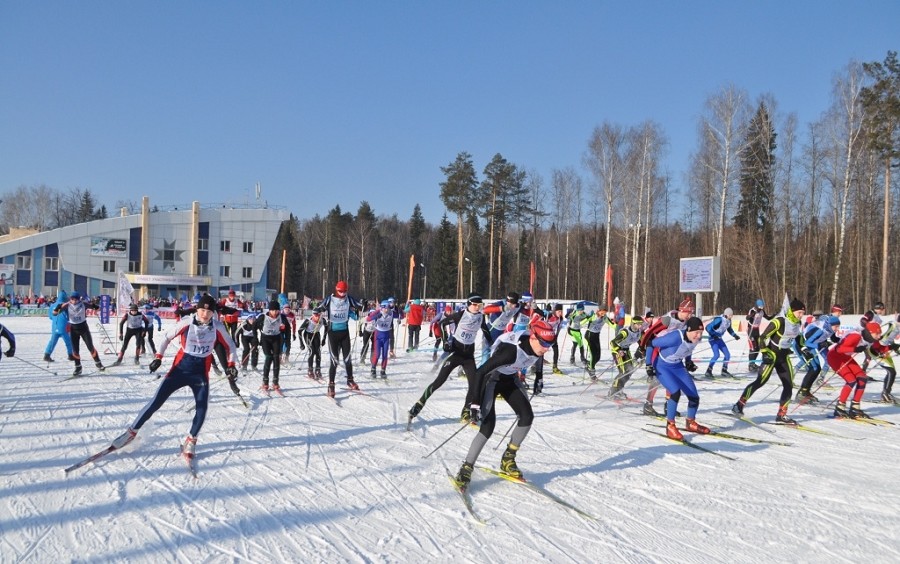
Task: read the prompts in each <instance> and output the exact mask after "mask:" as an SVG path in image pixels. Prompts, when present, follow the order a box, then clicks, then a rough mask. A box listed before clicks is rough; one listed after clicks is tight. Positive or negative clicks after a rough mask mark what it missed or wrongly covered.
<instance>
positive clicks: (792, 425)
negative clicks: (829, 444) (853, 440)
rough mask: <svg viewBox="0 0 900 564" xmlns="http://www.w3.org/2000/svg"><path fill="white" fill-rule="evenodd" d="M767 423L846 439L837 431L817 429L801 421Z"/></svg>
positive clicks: (767, 422)
mask: <svg viewBox="0 0 900 564" xmlns="http://www.w3.org/2000/svg"><path fill="white" fill-rule="evenodd" d="M765 423H766V424H767V425H776V426H778V427H787V428H789V429H797V430H798V431H806V432H807V433H815V434H817V435H825V436H828V437H840V438H842V439H846V438H847V437H844V436H842V435H838V434H836V433H829V432H828V431H824V430H822V429H816V428H815V427H809V426H807V425H801V424H800V423H779V422H778V421H766V422H765Z"/></svg>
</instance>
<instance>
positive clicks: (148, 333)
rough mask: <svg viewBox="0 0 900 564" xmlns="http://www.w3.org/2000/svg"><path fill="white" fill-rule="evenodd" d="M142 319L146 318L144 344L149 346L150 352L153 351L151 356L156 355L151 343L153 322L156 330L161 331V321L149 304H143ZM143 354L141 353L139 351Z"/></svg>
mask: <svg viewBox="0 0 900 564" xmlns="http://www.w3.org/2000/svg"><path fill="white" fill-rule="evenodd" d="M144 317H146V318H147V326H146V327H144V333H145V337H146V338H145V339H144V343H149V344H150V350H152V351H153V354H154V355H155V354H156V343H154V342H153V321H154V320H155V321H156V330H157V331H162V319H160V318H159V315H158V314H157V313H156V312H155V311H153V306H152V305H150V304H144ZM141 354H143V351H141Z"/></svg>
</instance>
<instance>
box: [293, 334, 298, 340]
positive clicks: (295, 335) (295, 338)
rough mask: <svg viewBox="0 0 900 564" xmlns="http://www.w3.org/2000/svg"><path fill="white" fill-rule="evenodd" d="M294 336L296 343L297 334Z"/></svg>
mask: <svg viewBox="0 0 900 564" xmlns="http://www.w3.org/2000/svg"><path fill="white" fill-rule="evenodd" d="M293 335H294V340H295V341H296V340H297V334H296V333H293Z"/></svg>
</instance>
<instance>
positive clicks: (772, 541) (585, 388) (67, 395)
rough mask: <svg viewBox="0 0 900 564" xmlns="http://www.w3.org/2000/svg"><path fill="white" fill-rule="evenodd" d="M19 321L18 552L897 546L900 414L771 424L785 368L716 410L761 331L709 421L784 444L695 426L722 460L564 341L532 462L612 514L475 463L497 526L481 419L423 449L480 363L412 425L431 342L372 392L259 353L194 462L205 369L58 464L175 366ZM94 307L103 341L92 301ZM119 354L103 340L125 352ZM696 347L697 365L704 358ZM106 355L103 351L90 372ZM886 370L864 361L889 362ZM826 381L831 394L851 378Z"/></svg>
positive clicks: (10, 381)
mask: <svg viewBox="0 0 900 564" xmlns="http://www.w3.org/2000/svg"><path fill="white" fill-rule="evenodd" d="M844 321H845V323H846V324H852V323H855V318H852V316H846V317H845V320H844ZM2 322H3V323H4V324H6V325H7V326H8V327H9V328H10V329H11V330H12V331H13V332H15V334H16V337H17V341H18V347H17V353H16V357H15V358H6V357H3V358H2V362H0V407H2V409H0V476H2V484H3V486H2V490H0V499H2V502H0V507H2V509H0V561H2V562H101V561H102V562H107V561H117V562H122V561H127V562H154V563H156V562H171V561H179V562H201V561H208V562H345V561H346V562H433V561H437V562H464V561H477V562H504V563H506V562H538V561H546V562H575V563H586V562H614V561H625V562H824V561H828V562H896V561H898V560H900V517H898V512H900V486H898V479H897V471H898V460H900V457H898V454H900V434H898V431H900V426H876V425H870V424H866V423H859V422H852V421H843V420H832V419H829V418H828V417H827V416H826V411H825V410H823V409H820V408H816V407H805V406H804V407H801V408H799V409H797V410H796V411H794V412H793V413H792V415H793V416H794V417H795V418H796V419H797V420H798V421H800V422H802V423H804V424H807V425H809V426H810V427H814V428H816V429H819V430H821V431H823V432H824V433H827V434H824V433H823V434H817V433H812V432H805V431H800V430H796V429H791V428H785V427H775V426H772V425H768V424H766V423H765V422H769V421H772V420H773V419H774V415H775V411H776V408H777V405H776V402H777V397H778V393H779V390H780V384H778V379H777V378H776V377H773V378H772V379H771V380H770V382H769V383H768V384H767V385H766V386H765V387H763V388H762V389H761V390H760V391H759V392H757V394H756V395H755V396H754V397H753V398H752V399H751V401H750V403H749V404H748V406H747V410H746V413H747V415H748V416H749V417H751V418H752V419H753V420H754V421H756V422H757V423H761V424H762V425H761V426H759V427H756V426H751V425H748V424H746V423H743V422H740V421H736V420H734V419H732V418H730V417H728V416H726V415H721V414H718V413H716V412H717V411H719V412H721V411H727V410H728V409H729V408H730V406H731V405H732V404H733V403H734V402H735V400H736V399H737V398H738V396H739V394H740V392H741V390H742V388H743V386H745V385H746V384H747V383H748V382H749V379H748V378H749V376H748V375H747V374H746V340H742V341H740V342H733V341H732V342H729V346H730V347H731V349H732V353H733V354H734V356H735V359H736V360H737V362H733V363H732V365H731V370H732V372H741V374H740V376H741V379H740V380H738V381H711V382H707V381H701V382H699V383H698V387H699V389H700V392H701V405H700V413H699V416H698V420H699V421H700V422H702V423H706V424H709V425H710V426H713V427H714V428H715V429H716V430H720V431H724V432H729V433H733V434H737V435H742V436H745V437H753V438H758V439H765V440H770V441H783V442H788V443H790V446H778V445H773V444H767V443H761V444H753V443H748V442H739V441H736V440H731V439H722V438H717V437H713V436H705V437H700V436H693V435H688V439H690V440H692V441H694V442H696V443H697V444H701V445H704V446H706V447H708V448H710V449H713V450H715V451H716V452H719V453H722V454H724V455H727V456H730V457H733V458H734V459H735V460H726V459H725V458H721V457H718V456H715V455H713V454H708V453H704V452H700V451H698V450H694V449H691V448H688V447H686V446H683V445H681V444H677V443H674V442H671V441H669V440H667V439H665V438H663V437H660V436H656V435H653V434H650V433H647V432H645V430H647V429H652V430H655V431H660V432H662V429H661V428H657V427H654V425H659V424H661V422H659V421H657V420H656V419H651V418H648V417H644V416H642V415H640V404H639V403H632V404H628V405H626V406H625V407H622V408H620V407H617V406H616V405H615V404H613V403H610V402H601V399H599V398H598V397H597V396H596V395H595V394H601V395H604V394H605V393H606V391H607V388H608V382H609V380H610V379H611V377H612V370H606V371H604V369H605V368H606V367H607V366H608V365H609V353H608V350H607V349H606V348H605V347H604V351H603V355H602V361H601V364H600V365H599V370H598V373H601V372H602V375H601V378H602V380H603V383H598V384H594V385H590V386H589V385H588V382H586V381H585V380H584V377H583V369H582V368H581V367H580V366H573V365H571V364H569V362H568V359H569V352H568V346H569V342H568V341H566V342H565V345H566V351H565V353H562V354H561V355H560V356H561V361H560V366H561V367H562V368H563V370H564V372H566V374H565V375H564V376H554V375H551V374H548V375H546V387H545V393H544V394H543V395H540V396H538V397H535V398H534V400H533V405H534V409H535V413H536V418H535V423H534V426H533V428H532V432H531V434H530V435H529V436H528V438H527V440H526V441H525V442H524V443H523V445H522V448H521V451H520V453H519V456H518V462H519V466H520V468H521V469H522V470H523V472H524V473H525V475H526V477H527V478H528V479H529V480H530V481H532V482H533V483H534V484H536V485H538V486H540V487H542V488H545V489H546V490H548V491H550V492H552V493H554V494H556V495H557V496H559V497H561V498H563V499H564V500H566V501H568V502H570V503H572V504H574V505H576V506H577V507H579V508H580V509H582V510H584V511H586V512H588V513H590V514H592V515H594V516H595V517H596V519H589V518H585V517H583V516H580V515H579V514H577V513H576V512H574V511H572V510H570V509H568V508H566V507H564V506H562V505H560V504H558V503H556V502H553V501H550V500H548V499H547V498H545V497H543V496H541V495H538V494H537V493H535V492H533V491H531V490H529V489H527V488H526V487H523V486H521V485H518V484H514V483H510V482H507V481H504V480H501V479H498V478H496V477H493V476H491V475H489V474H487V473H485V472H478V471H476V473H475V474H474V476H473V481H472V485H471V488H470V492H471V494H472V499H473V500H474V505H475V510H476V511H477V513H478V514H479V515H480V516H481V517H482V518H483V519H484V520H485V521H486V524H484V525H481V524H478V523H476V522H475V521H474V520H473V519H472V518H471V517H470V516H469V514H468V513H467V511H466V509H465V507H464V505H463V503H462V501H461V499H460V497H459V496H458V495H457V493H456V492H455V491H454V490H453V489H452V488H451V486H450V484H449V481H448V479H447V473H448V471H452V472H455V471H456V469H457V468H458V467H459V464H460V462H461V461H462V459H463V457H464V455H465V452H466V450H467V449H468V446H469V442H470V439H471V437H472V435H473V433H475V432H476V431H474V430H472V429H470V428H466V429H464V430H463V431H462V432H461V433H459V434H458V435H457V436H456V437H454V438H453V439H451V440H450V441H449V442H447V444H446V445H445V446H443V447H442V448H441V449H439V450H438V451H437V452H436V453H435V454H434V455H432V456H431V457H428V458H425V457H424V455H426V454H427V453H428V452H429V451H431V450H432V449H434V448H435V447H437V446H438V445H439V444H440V443H441V442H442V441H444V440H445V439H447V438H448V437H450V436H451V435H452V434H453V433H454V432H455V431H457V430H458V429H459V428H460V423H459V420H458V415H459V411H460V408H461V407H462V401H463V396H464V390H465V381H464V380H462V379H459V378H457V377H456V376H455V375H454V376H453V377H451V379H450V380H448V382H447V384H446V385H445V386H444V387H443V388H442V389H440V390H439V391H438V392H437V393H436V394H435V395H434V396H433V397H432V399H431V400H430V401H429V403H428V405H427V406H426V408H425V410H424V411H423V413H422V415H421V416H420V418H418V419H417V420H416V423H415V425H414V430H413V431H412V432H406V430H405V427H406V411H407V410H408V409H409V407H410V406H411V405H412V404H413V403H414V401H415V400H416V399H417V398H418V396H419V394H420V393H421V391H422V389H423V388H424V387H425V385H427V384H428V383H429V382H430V381H431V380H432V378H433V376H434V375H433V373H432V372H431V371H430V365H431V363H430V361H431V354H430V352H429V353H423V352H418V353H409V354H407V353H398V358H397V359H396V360H395V361H392V362H391V364H390V365H389V366H388V374H389V380H388V381H387V382H382V381H381V380H379V381H377V382H376V381H372V380H371V379H370V377H369V370H368V369H366V368H361V367H359V364H358V363H357V364H356V367H357V372H356V376H357V381H358V382H359V384H360V386H361V388H362V390H363V391H365V392H366V393H367V394H370V396H369V395H358V394H354V395H351V393H350V392H348V391H346V390H340V386H339V391H338V396H337V398H336V401H335V400H331V399H329V398H327V397H326V396H325V388H324V384H320V383H316V382H314V381H311V380H309V379H308V378H307V377H306V370H305V363H304V364H303V368H302V369H301V367H300V363H299V362H298V363H297V364H296V365H295V366H296V367H295V368H292V369H288V370H285V371H283V372H282V376H281V384H282V386H283V388H284V389H285V393H286V397H285V398H266V397H261V396H260V395H259V393H258V392H257V391H256V389H257V388H258V386H259V384H260V382H261V377H260V375H258V374H255V373H249V374H245V375H242V376H241V377H240V378H239V384H240V386H241V388H242V391H243V392H244V394H245V396H246V397H247V398H248V401H249V403H250V410H249V411H248V410H247V409H245V408H244V406H243V405H242V404H241V403H240V401H239V400H238V399H237V398H236V397H235V396H234V395H232V393H231V391H230V390H229V388H228V385H227V383H226V382H225V381H224V380H222V379H220V378H217V377H216V376H214V375H212V376H211V378H212V381H213V382H212V392H211V403H210V410H209V416H208V417H207V420H206V425H205V426H204V428H203V431H202V433H201V434H200V437H199V441H198V447H197V452H198V466H199V470H200V476H199V479H197V480H194V479H193V478H191V476H190V474H189V473H188V472H187V468H186V465H185V463H184V462H183V460H182V459H181V458H180V456H178V455H177V453H178V444H179V441H180V440H181V439H183V437H184V436H185V435H186V434H187V431H188V429H189V427H190V422H191V417H192V414H191V413H189V412H188V410H189V409H190V408H191V407H192V406H193V400H192V398H191V397H190V394H189V391H188V390H187V389H184V390H182V391H180V392H178V393H177V394H176V395H174V396H173V397H172V398H171V399H170V400H169V402H168V403H167V404H166V405H165V406H164V407H163V409H161V410H160V411H159V412H158V413H157V414H156V415H155V416H154V418H153V419H151V421H150V422H149V423H148V424H147V426H145V427H144V429H143V430H142V431H141V433H140V434H139V435H138V439H137V440H136V441H135V442H134V443H132V444H131V445H129V446H128V447H127V448H126V449H125V450H123V451H121V452H118V453H113V454H111V455H109V456H107V457H106V458H104V459H102V460H101V461H99V462H98V463H97V464H95V465H88V466H85V467H84V468H81V469H80V470H77V471H75V472H73V473H72V474H71V475H69V476H68V477H67V476H66V475H65V474H64V472H63V469H64V468H66V467H67V466H69V465H71V464H73V463H75V462H77V461H79V460H81V459H83V458H85V457H86V456H88V455H90V454H92V453H94V452H96V451H98V450H100V449H102V448H104V447H106V446H107V445H108V444H109V442H110V441H111V440H112V439H113V438H114V437H116V436H117V435H118V434H119V433H121V432H122V431H123V430H124V429H125V428H126V427H127V426H128V424H129V423H130V422H131V421H132V420H133V418H134V416H135V414H136V413H137V412H138V410H139V409H140V408H141V407H142V406H143V405H144V404H145V403H146V402H147V401H148V400H149V398H150V397H151V395H152V394H153V393H154V391H155V390H156V387H157V385H158V380H157V379H156V376H155V375H151V374H149V373H148V372H147V370H146V369H140V367H136V366H132V365H130V363H128V362H127V361H126V364H125V365H123V366H121V367H117V368H112V369H109V370H108V371H106V372H104V373H99V374H93V375H86V376H83V377H81V378H78V379H72V380H67V381H62V380H63V379H64V378H65V377H67V376H69V375H70V374H71V370H72V364H71V363H69V362H65V361H63V358H64V357H65V355H64V348H63V345H62V344H60V345H59V346H58V347H57V350H56V353H55V354H54V357H55V358H56V360H57V362H54V363H52V364H50V365H49V367H48V368H47V369H46V370H45V369H44V367H47V366H48V365H47V364H46V363H43V362H41V357H42V354H43V349H44V346H45V344H46V341H47V338H48V334H49V333H48V332H49V325H50V324H49V321H48V320H46V319H43V318H36V319H31V318H4V319H2ZM172 323H173V322H171V321H166V322H165V325H164V328H165V327H168V326H170V325H171V324H172ZM91 327H92V330H93V332H94V336H95V339H96V340H97V341H98V342H99V341H100V339H99V336H98V330H97V322H96V321H91ZM110 333H112V331H110ZM604 340H605V339H604ZM158 341H159V335H158V334H157V342H158ZM426 343H430V341H426ZM357 346H358V343H357ZM106 347H107V345H101V346H100V349H101V350H103V349H104V348H106ZM4 349H5V343H4ZM399 350H400V347H399V346H398V351H399ZM697 351H698V352H697V354H695V359H703V358H708V356H709V350H708V346H707V345H705V344H701V345H699V346H698V349H697ZM173 352H174V351H170V354H169V355H167V358H166V360H165V361H164V364H163V369H162V370H163V371H164V370H165V369H166V367H167V366H168V365H169V363H171V359H172V353H173ZM295 352H296V347H295ZM357 355H358V353H357ZM355 356H356V355H355ZM128 358H129V357H128V356H127V355H126V360H127V359H128ZM302 358H303V359H305V357H302ZM113 359H114V357H113V356H112V355H104V361H105V362H106V363H107V364H109V363H111V362H112V360H113ZM24 361H28V363H26V362H24ZM325 362H326V365H327V362H328V360H327V356H326V358H325ZM29 363H34V364H35V365H37V366H32V365H31V364H29ZM146 363H147V360H145V361H144V364H146ZM698 364H699V365H700V372H698V374H700V373H702V371H703V370H704V369H705V367H706V365H705V363H704V362H700V361H698ZM92 369H93V365H92V363H90V362H88V363H86V365H85V371H86V372H90V371H91V370H92ZM54 372H56V374H54ZM548 372H549V371H548ZM717 372H718V370H717ZM883 373H884V372H883V370H882V369H880V368H876V369H873V370H871V371H870V374H871V375H872V376H873V377H875V378H876V379H878V380H880V379H881V378H882V376H883ZM636 378H640V379H639V380H638V381H633V382H632V383H630V384H629V386H628V387H627V388H626V391H627V392H628V393H629V394H630V395H632V396H637V397H642V395H643V392H644V391H645V389H646V383H645V381H644V380H643V372H640V373H639V375H638V376H636ZM799 379H800V375H798V377H797V379H796V383H798V384H799ZM835 380H836V379H833V380H831V382H832V383H835ZM338 382H339V384H340V383H341V382H343V377H342V374H341V373H340V372H339V376H338ZM880 391H881V384H880V383H879V382H873V383H871V384H870V388H869V390H868V391H867V393H866V398H867V399H868V400H875V399H877V396H878V395H879V393H880ZM898 391H900V390H898ZM818 395H819V397H820V398H821V399H823V400H824V402H827V401H830V400H832V399H834V398H835V397H836V395H837V388H830V389H823V390H820V392H819V393H818ZM662 396H663V394H662V393H660V394H658V396H657V401H656V406H657V409H661V408H662V404H663V401H662ZM681 407H682V409H683V408H684V400H682V404H681ZM864 408H865V409H866V410H867V411H868V412H869V413H870V414H871V415H873V416H875V417H878V418H883V419H886V420H890V421H892V422H895V423H897V424H898V425H900V409H898V408H896V407H892V406H888V405H885V404H880V403H871V402H870V403H867V404H866V405H864ZM792 409H793V407H792ZM498 415H499V417H498V423H497V432H496V434H495V437H493V438H492V440H491V441H490V442H489V443H488V446H487V447H486V448H485V451H484V452H483V453H482V457H481V459H480V460H479V464H483V465H489V466H494V467H496V466H498V465H499V459H500V455H501V453H502V451H503V448H502V447H501V446H499V445H498V440H499V435H501V434H502V433H503V432H505V431H506V429H507V428H508V427H509V426H510V425H511V424H512V422H513V415H512V412H511V410H509V408H508V407H507V406H506V405H505V404H502V403H501V405H499V406H498ZM648 424H649V426H648ZM495 445H498V448H496V449H495Z"/></svg>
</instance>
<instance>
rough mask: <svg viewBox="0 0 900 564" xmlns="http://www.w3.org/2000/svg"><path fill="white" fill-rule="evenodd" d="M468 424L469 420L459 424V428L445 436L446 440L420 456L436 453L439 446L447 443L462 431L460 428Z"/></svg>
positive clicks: (426, 456)
mask: <svg viewBox="0 0 900 564" xmlns="http://www.w3.org/2000/svg"><path fill="white" fill-rule="evenodd" d="M468 426H469V422H468V421H466V422H465V423H463V424H462V426H461V427H460V428H459V429H457V430H456V431H455V432H454V433H453V434H452V435H450V436H449V437H447V438H446V440H444V442H442V443H441V444H439V445H438V446H436V447H434V450H433V451H431V452H429V453H428V454H426V455H425V456H423V457H422V458H428V457H429V456H431V455H432V454H434V453H436V452H437V451H438V450H440V448H441V447H442V446H444V445H445V444H447V443H449V442H450V439H452V438H453V437H455V436H456V435H458V434H460V433H461V432H462V430H463V429H465V428H466V427H468Z"/></svg>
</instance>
